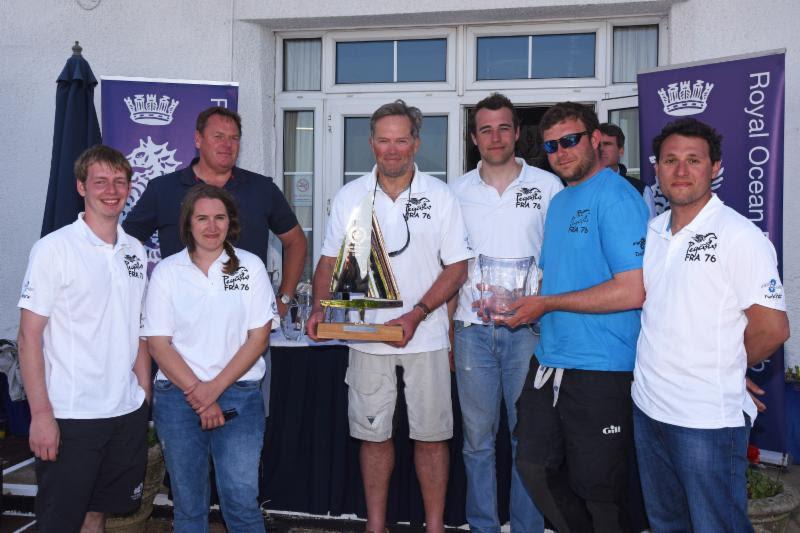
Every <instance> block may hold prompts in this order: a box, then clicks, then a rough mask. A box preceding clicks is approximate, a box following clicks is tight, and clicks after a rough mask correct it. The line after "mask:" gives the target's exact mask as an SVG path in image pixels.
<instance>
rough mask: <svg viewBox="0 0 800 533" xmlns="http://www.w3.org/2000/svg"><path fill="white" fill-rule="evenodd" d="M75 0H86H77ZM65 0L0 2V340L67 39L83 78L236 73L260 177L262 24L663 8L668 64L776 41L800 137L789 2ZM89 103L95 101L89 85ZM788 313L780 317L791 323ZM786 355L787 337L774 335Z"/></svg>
mask: <svg viewBox="0 0 800 533" xmlns="http://www.w3.org/2000/svg"><path fill="white" fill-rule="evenodd" d="M80 1H81V2H82V3H84V4H87V3H89V1H88V0H80ZM580 4H582V2H576V1H575V0H549V1H542V0H527V1H525V0H493V1H492V5H491V7H492V9H487V4H486V1H485V0H481V1H478V0H418V1H406V2H398V1H397V0H395V1H392V2H388V1H385V0H380V1H375V0H370V1H367V0H342V1H341V2H319V1H317V0H293V1H292V2H277V1H275V0H227V1H225V2H218V1H212V0H183V1H179V0H176V1H173V2H158V1H157V0H140V1H137V2H127V1H124V0H100V3H99V5H98V6H97V7H96V8H95V9H92V10H88V11H87V10H84V9H83V8H82V7H80V5H79V4H78V0H64V1H60V2H52V1H48V0H5V1H3V2H0V72H2V73H3V77H2V80H1V81H0V91H1V94H0V119H2V123H3V124H6V125H10V126H11V127H10V128H7V131H6V138H5V139H4V141H3V142H0V163H2V164H0V212H1V213H2V218H1V219H0V220H2V224H0V253H2V256H3V260H4V262H3V266H2V268H0V337H13V336H14V335H15V333H16V328H17V324H18V313H17V310H16V302H17V297H18V292H19V286H20V283H21V280H22V276H23V274H24V269H25V265H26V261H27V255H28V251H29V250H30V247H31V245H32V244H33V243H34V242H35V240H36V239H37V238H38V236H39V231H40V227H41V217H42V210H43V206H44V199H45V195H46V191H47V180H48V175H49V168H50V152H51V149H52V130H53V114H54V106H55V103H54V102H55V98H54V95H55V79H56V77H57V76H58V74H59V72H60V71H61V68H62V67H63V65H64V62H65V61H66V59H67V58H68V56H69V54H70V53H71V52H70V47H71V45H72V44H73V41H74V40H79V41H80V42H81V45H82V46H83V47H84V56H85V57H86V58H87V59H88V60H89V62H90V63H91V65H92V68H93V70H94V73H95V75H96V76H97V77H98V78H99V77H100V76H103V75H120V76H141V77H153V78H178V79H200V80H233V81H238V82H239V83H240V93H239V95H240V102H239V109H240V111H241V112H242V116H243V122H244V124H243V130H244V131H243V133H244V135H243V146H242V153H241V157H240V163H241V164H242V166H244V167H247V168H250V169H253V170H257V171H262V172H265V173H267V174H272V175H274V173H275V171H276V170H277V169H275V168H274V154H275V132H274V88H275V73H274V70H275V49H274V31H280V30H290V29H298V28H349V27H360V28H364V27H380V26H394V27H397V26H412V25H416V24H419V25H431V24H457V23H481V22H484V23H485V22H499V21H515V22H516V21H531V20H545V19H565V20H568V19H570V18H575V17H580V18H586V17H604V16H624V15H647V14H663V13H668V14H669V17H670V30H669V31H670V38H669V56H670V57H669V63H682V62H688V61H700V60H708V59H713V58H715V57H724V56H730V55H735V54H743V53H752V52H756V51H763V50H770V49H775V48H787V55H786V58H787V65H786V70H787V76H786V81H787V91H786V93H787V99H786V106H787V116H786V146H787V147H792V146H798V145H800V100H798V99H797V98H792V96H791V95H792V94H793V93H794V92H795V90H794V88H797V87H799V86H800V85H799V84H800V80H798V74H799V73H800V68H798V67H800V64H798V61H800V60H798V57H800V53H799V52H800V42H798V41H797V39H794V38H793V37H794V34H793V31H792V28H791V27H790V25H791V24H792V23H794V21H796V20H797V19H798V16H799V15H800V4H797V3H795V2H794V0H770V1H768V2H762V3H758V4H757V3H755V2H752V1H750V0H685V1H670V0H639V1H635V2H624V1H618V0H598V1H596V2H594V3H592V4H591V5H590V6H586V5H580ZM96 102H97V104H98V107H99V103H100V99H99V90H98V91H97V96H96ZM798 165H800V153H798V151H796V150H791V149H789V150H787V151H786V163H785V168H786V169H787V172H786V173H785V193H784V196H785V202H784V208H785V209H784V212H785V215H784V250H785V252H784V278H785V285H786V289H787V295H788V298H787V300H788V303H789V306H790V318H791V319H794V318H796V317H798V314H799V313H800V296H797V295H800V247H798V246H793V243H797V242H798V238H800V220H797V215H795V214H794V211H795V210H794V208H795V204H797V202H798V201H797V200H795V198H797V197H798V194H797V193H798V192H800V191H798V189H800V185H798V184H797V180H794V179H793V177H794V176H793V173H792V172H791V169H794V168H798ZM792 321H793V322H794V320H792ZM787 349H788V350H789V351H790V352H791V353H800V334H798V335H797V337H796V338H794V339H791V340H790V341H789V344H788V345H787Z"/></svg>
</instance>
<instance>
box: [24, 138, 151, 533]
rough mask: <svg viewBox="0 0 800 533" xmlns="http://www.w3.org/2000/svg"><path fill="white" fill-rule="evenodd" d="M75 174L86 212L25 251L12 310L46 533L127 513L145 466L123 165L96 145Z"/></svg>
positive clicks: (141, 358) (142, 281)
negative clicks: (122, 218) (123, 219)
mask: <svg viewBox="0 0 800 533" xmlns="http://www.w3.org/2000/svg"><path fill="white" fill-rule="evenodd" d="M75 177H76V178H77V188H78V193H80V195H81V196H83V198H84V201H85V204H86V207H85V211H84V212H83V213H81V214H80V215H78V219H77V220H76V221H75V222H74V223H72V224H71V225H69V226H65V227H63V228H61V229H59V230H57V231H55V232H53V233H51V234H49V235H47V236H46V237H43V238H42V239H41V240H39V241H38V242H37V243H36V244H35V245H34V247H33V249H32V250H31V254H30V260H29V262H28V270H27V272H26V274H25V281H24V283H23V287H22V294H21V296H20V299H19V303H18V306H19V307H20V308H21V309H22V313H21V318H20V326H19V354H20V366H21V369H22V381H23V383H24V384H25V392H26V393H27V395H28V402H29V404H30V408H31V428H30V439H29V440H30V446H31V451H32V452H33V453H34V455H35V456H36V482H37V485H38V493H37V494H36V518H37V524H36V527H37V529H38V530H39V531H43V532H59V533H60V532H73V531H78V530H81V531H84V532H100V531H103V530H104V523H105V519H104V513H127V512H131V511H133V510H135V509H136V508H137V507H138V506H139V503H140V501H141V497H142V481H143V479H144V470H145V463H146V459H147V418H148V408H147V403H146V398H147V397H149V394H150V357H149V356H148V354H147V349H146V347H145V345H144V342H143V341H140V340H139V327H140V321H141V309H142V299H143V297H144V291H145V285H146V282H147V281H146V277H147V273H146V269H147V259H146V256H145V254H144V249H143V247H142V245H141V243H139V241H137V240H136V239H134V238H132V237H130V236H129V235H127V234H126V233H125V232H124V231H123V230H122V228H121V227H120V226H119V223H118V220H119V215H120V213H122V208H123V207H124V206H125V200H126V199H127V198H128V193H129V192H130V183H131V167H130V165H129V164H128V161H127V160H126V159H125V156H124V155H122V154H121V153H120V152H118V151H117V150H114V149H113V148H109V147H107V146H102V145H98V146H94V147H92V148H89V149H88V150H86V151H85V152H84V153H83V154H82V155H81V156H80V157H79V158H78V160H77V161H76V163H75Z"/></svg>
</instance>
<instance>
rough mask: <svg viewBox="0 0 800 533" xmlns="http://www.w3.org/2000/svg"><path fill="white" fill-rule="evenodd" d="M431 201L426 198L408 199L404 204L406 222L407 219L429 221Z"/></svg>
mask: <svg viewBox="0 0 800 533" xmlns="http://www.w3.org/2000/svg"><path fill="white" fill-rule="evenodd" d="M432 206H433V205H432V204H431V201H430V200H429V199H428V198H426V197H424V196H423V197H422V198H409V199H408V201H407V202H406V214H405V217H406V220H408V219H409V218H422V219H426V220H430V219H431V207H432Z"/></svg>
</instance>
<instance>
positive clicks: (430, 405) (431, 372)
mask: <svg viewBox="0 0 800 533" xmlns="http://www.w3.org/2000/svg"><path fill="white" fill-rule="evenodd" d="M397 366H400V367H403V381H404V383H405V397H406V405H407V406H408V427H409V432H408V435H409V437H410V438H412V439H414V440H420V441H428V442H436V441H442V440H447V439H450V438H452V437H453V403H452V399H451V397H450V363H449V361H448V359H447V349H446V348H445V349H441V350H435V351H432V352H420V353H412V354H402V355H373V354H368V353H364V352H360V351H358V350H356V349H354V348H350V362H349V365H348V367H347V376H346V377H345V383H347V384H348V385H349V388H348V393H347V398H348V407H347V415H348V418H349V420H350V435H351V436H352V437H354V438H356V439H361V440H366V441H370V442H383V441H385V440H388V439H390V438H391V437H392V418H393V417H394V406H395V403H396V400H397V374H396V373H395V367H397Z"/></svg>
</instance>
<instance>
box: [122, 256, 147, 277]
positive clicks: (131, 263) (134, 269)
mask: <svg viewBox="0 0 800 533" xmlns="http://www.w3.org/2000/svg"><path fill="white" fill-rule="evenodd" d="M123 260H124V261H125V268H127V269H128V276H130V277H132V278H136V279H144V263H142V261H141V260H140V259H139V258H138V257H137V256H136V255H134V254H125V257H123Z"/></svg>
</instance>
